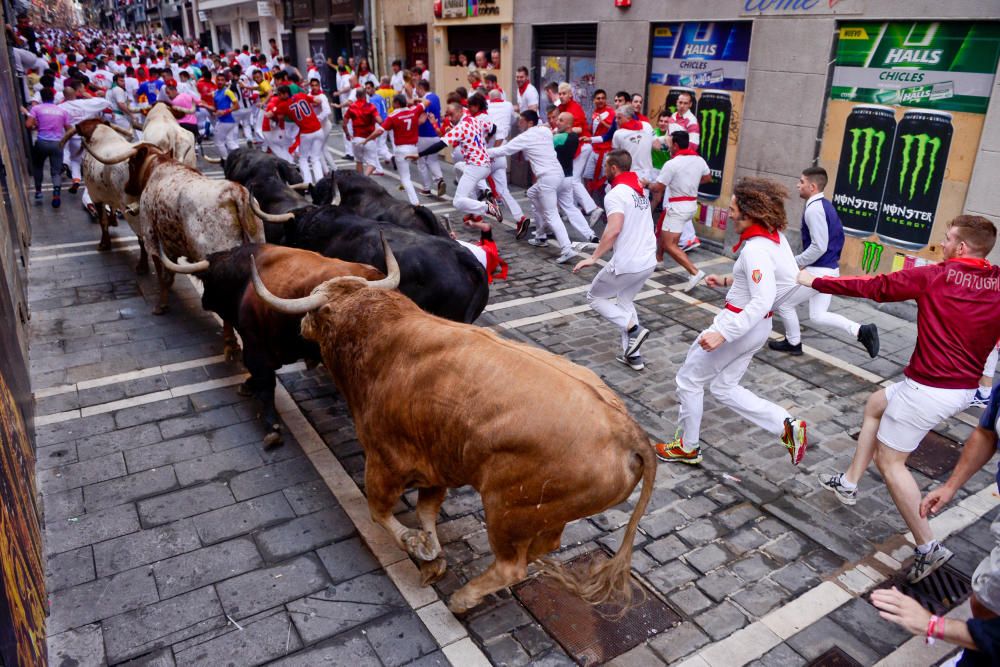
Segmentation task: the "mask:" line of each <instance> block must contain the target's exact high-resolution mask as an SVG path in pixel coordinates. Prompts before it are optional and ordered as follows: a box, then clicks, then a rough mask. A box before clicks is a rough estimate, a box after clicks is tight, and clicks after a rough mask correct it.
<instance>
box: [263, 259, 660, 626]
mask: <svg viewBox="0 0 1000 667" xmlns="http://www.w3.org/2000/svg"><path fill="white" fill-rule="evenodd" d="M385 253H386V265H387V267H388V271H387V274H388V276H387V278H385V279H383V280H378V281H366V280H365V279H363V278H357V277H346V278H334V279H332V280H328V281H326V282H324V283H322V284H321V285H319V286H318V287H317V288H316V289H315V290H313V292H312V293H311V294H310V295H309V296H307V297H303V298H299V299H282V298H279V297H276V296H274V295H273V294H271V293H270V292H269V291H268V290H267V287H266V286H265V285H264V283H263V282H262V280H261V278H260V275H259V274H258V273H257V271H256V267H255V266H254V268H253V271H254V272H253V280H254V288H255V289H256V291H257V293H258V295H260V297H261V299H263V300H264V301H265V302H267V303H268V304H270V305H271V306H272V307H274V308H276V309H278V310H281V311H283V312H285V313H289V314H293V313H308V314H307V315H306V316H305V317H304V318H303V320H302V335H303V336H304V337H305V338H306V339H308V340H312V341H315V342H316V343H318V344H319V346H320V350H321V352H322V356H323V362H324V364H325V365H326V367H327V369H328V370H329V372H330V374H331V376H332V377H333V379H334V381H335V382H336V384H337V387H338V388H339V389H340V391H341V393H342V394H343V396H344V398H345V399H346V401H347V404H348V407H349V409H350V411H351V415H352V417H353V419H354V426H355V429H356V431H357V434H358V439H359V441H360V442H361V444H362V446H363V447H364V450H365V457H366V463H365V493H366V494H367V496H368V506H369V509H370V511H371V515H372V519H373V520H374V521H375V522H376V523H378V524H380V525H381V526H383V527H384V528H385V529H386V530H387V531H388V532H389V533H390V534H391V535H392V536H393V538H394V539H395V541H396V543H397V544H398V545H399V546H400V548H402V549H404V550H406V551H407V552H408V553H409V554H410V555H412V556H413V557H415V558H416V559H417V560H418V561H419V562H420V564H421V571H422V573H423V577H424V583H425V584H426V583H429V582H431V581H433V580H435V579H436V578H438V577H440V576H442V575H443V574H444V571H445V567H446V564H445V561H444V559H443V558H442V557H441V545H440V543H439V541H438V538H437V533H436V521H437V516H438V511H439V509H440V507H441V504H442V502H443V501H444V498H445V494H446V492H447V489H448V488H453V487H459V486H463V485H465V484H470V485H472V486H473V487H474V488H475V489H476V490H477V491H479V493H480V495H481V496H482V501H483V507H484V509H485V511H486V526H487V532H488V536H489V542H490V547H491V548H492V549H493V553H494V555H495V557H496V558H495V561H494V563H493V564H492V565H491V566H490V567H489V568H488V569H487V570H486V571H485V572H484V573H483V574H481V575H480V576H478V577H476V578H474V579H472V580H471V581H470V582H469V583H468V584H466V585H465V586H464V587H462V588H461V589H459V590H458V591H456V592H455V594H454V595H453V596H452V597H451V600H450V601H449V605H448V606H449V607H450V608H451V609H452V611H454V612H456V613H462V612H465V611H467V610H469V609H471V608H472V607H474V606H476V605H477V604H479V602H480V601H481V600H482V599H483V597H484V596H486V595H488V594H490V593H492V592H494V591H497V590H499V589H501V588H504V587H506V586H510V585H512V584H514V583H516V582H518V581H520V580H521V579H523V578H524V577H525V576H526V575H527V568H528V564H529V563H532V562H533V561H535V560H536V559H539V558H540V557H542V556H544V555H545V554H547V553H549V552H550V551H553V550H554V549H557V548H558V547H559V541H560V536H561V535H562V532H563V528H564V527H565V526H566V524H567V523H568V522H570V521H574V520H576V519H579V518H581V517H585V516H589V515H592V514H595V513H597V512H601V511H603V510H605V509H607V508H608V507H611V506H613V505H616V504H618V503H620V502H622V501H624V500H625V499H626V498H628V496H629V494H630V493H631V492H632V490H633V489H634V488H635V486H636V484H637V483H638V482H639V481H640V480H642V483H643V487H642V493H641V494H640V496H639V499H638V502H637V504H636V507H635V511H634V512H633V514H632V517H631V518H630V520H629V522H628V525H627V527H626V529H625V534H624V536H623V538H622V543H621V547H620V548H619V550H618V553H617V554H616V555H615V556H614V557H613V558H611V559H610V560H608V561H605V562H603V563H600V564H597V565H594V566H592V567H591V569H590V571H589V572H587V573H585V574H578V573H574V572H569V571H566V570H563V569H562V568H561V567H559V566H556V565H552V564H549V565H547V566H546V569H547V570H548V572H549V574H551V575H552V576H554V577H555V578H556V580H557V581H559V582H560V583H561V584H562V585H564V586H565V587H566V588H567V589H569V590H571V591H573V592H575V593H577V594H579V595H580V596H581V597H583V598H584V599H586V600H587V601H589V602H591V603H594V604H597V603H601V602H606V601H610V600H613V599H616V600H619V601H621V602H624V603H627V601H628V597H629V593H630V590H631V589H630V582H629V577H630V569H631V561H632V544H633V541H634V538H635V533H636V528H637V526H638V523H639V519H640V518H641V516H642V514H643V512H644V511H645V509H646V506H647V504H648V503H649V499H650V496H651V495H652V491H653V482H654V480H655V477H656V456H655V454H654V451H653V448H652V446H651V445H650V443H649V440H648V438H647V436H646V435H645V434H644V433H643V431H642V429H641V428H640V427H639V426H638V424H636V422H635V421H634V420H633V419H632V418H631V417H630V416H629V414H628V412H627V411H626V409H625V406H624V404H623V403H622V401H621V399H620V398H619V397H618V396H617V395H615V393H614V392H613V391H611V389H609V388H608V387H607V385H605V384H604V383H603V382H602V381H601V380H600V379H599V378H598V377H597V376H596V375H595V374H594V373H592V372H591V371H589V370H587V369H585V368H582V367H580V366H577V365H576V364H574V363H572V362H570V361H568V360H566V359H564V358H562V357H559V356H556V355H554V354H551V353H549V352H545V351H543V350H540V349H537V348H534V347H530V346H528V345H523V344H520V343H515V342H513V341H509V340H505V339H503V338H500V337H499V336H497V335H496V334H494V333H493V332H491V331H489V330H487V329H482V328H479V327H475V326H472V325H468V324H460V323H457V322H451V321H448V320H444V319H441V318H438V317H435V316H433V315H429V314H427V313H425V312H424V311H422V310H421V309H420V308H418V307H417V306H416V305H415V304H414V303H413V302H412V301H410V300H409V299H408V298H406V297H405V296H403V295H402V294H400V293H398V292H396V291H395V288H396V286H397V285H398V284H399V267H398V265H397V264H396V261H395V258H393V257H392V253H391V251H390V250H389V248H388V244H385ZM498 387H503V391H498ZM411 487H416V488H417V489H419V494H418V501H417V517H418V520H419V522H420V528H419V529H417V528H407V527H406V526H404V525H403V524H402V523H400V522H399V520H397V519H396V518H395V516H393V507H394V506H395V504H396V502H397V501H398V500H399V497H400V495H402V494H403V492H404V491H405V490H406V489H407V488H411Z"/></svg>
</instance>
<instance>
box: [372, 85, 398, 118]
mask: <svg viewBox="0 0 1000 667" xmlns="http://www.w3.org/2000/svg"><path fill="white" fill-rule="evenodd" d="M375 94H376V95H378V96H379V97H381V98H382V99H383V100H385V108H386V109H388V110H389V112H390V113H392V111H393V108H392V98H393V96H394V95H395V94H396V91H395V90H393V89H392V88H378V89H376V90H375Z"/></svg>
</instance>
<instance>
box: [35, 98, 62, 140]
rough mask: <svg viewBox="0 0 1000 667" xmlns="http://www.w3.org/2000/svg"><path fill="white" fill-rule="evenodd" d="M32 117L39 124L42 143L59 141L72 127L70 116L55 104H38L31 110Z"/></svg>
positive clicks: (39, 135) (38, 128) (39, 136)
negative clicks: (67, 129)
mask: <svg viewBox="0 0 1000 667" xmlns="http://www.w3.org/2000/svg"><path fill="white" fill-rule="evenodd" d="M31 117H32V118H34V119H35V122H36V123H38V125H37V131H38V138H39V139H40V140H42V141H59V140H60V139H62V138H63V134H65V133H66V132H65V130H66V128H68V127H71V126H72V122H71V121H70V117H69V114H68V113H66V110H65V109H62V108H60V107H58V106H56V105H55V104H51V103H42V104H36V105H35V106H33V107H32V108H31Z"/></svg>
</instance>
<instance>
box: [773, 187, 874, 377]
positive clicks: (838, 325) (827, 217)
mask: <svg viewBox="0 0 1000 667" xmlns="http://www.w3.org/2000/svg"><path fill="white" fill-rule="evenodd" d="M826 182H827V176H826V169H823V168H822V167H809V168H808V169H806V170H804V171H803V172H802V176H800V177H799V185H798V188H799V196H800V197H802V198H803V199H805V200H806V207H805V210H804V211H803V213H802V252H801V253H799V254H798V255H796V256H795V262H796V263H797V264H798V265H799V268H800V269H806V270H808V271H809V273H812V274H813V275H817V276H823V277H829V276H839V275H840V251H841V250H843V249H844V228H843V226H842V225H841V224H840V218H839V217H838V216H837V211H836V209H834V208H833V204H831V203H830V200H828V199H826V198H824V197H823V189H824V188H825V187H826ZM806 301H808V302H809V321H810V323H811V324H812V325H813V326H820V327H829V328H831V329H840V330H841V331H845V332H847V333H850V334H851V335H852V336H854V337H855V338H857V339H858V341H860V342H861V344H862V345H864V346H865V349H866V350H867V351H868V354H869V356H871V357H872V358H874V357H875V355H877V354H878V327H876V326H875V325H874V324H858V323H857V322H853V321H851V320H849V319H847V318H846V317H844V316H843V315H838V314H836V313H831V312H829V310H830V295H829V294H820V293H819V292H817V291H815V290H813V289H809V288H806V289H799V291H798V292H796V293H793V294H792V296H790V297H789V298H788V299H787V300H786V301H785V302H784V303H782V304H781V305H780V306H778V307H777V308H776V309H775V313H776V314H777V315H780V316H781V320H782V322H784V324H785V338H784V339H783V340H772V341H770V342H769V343H768V344H767V346H768V347H770V348H771V349H772V350H777V351H778V352H787V353H789V354H791V355H793V356H798V355H800V354H802V332H801V329H800V328H799V316H798V314H797V313H796V312H795V307H796V306H798V305H799V304H801V303H804V302H806Z"/></svg>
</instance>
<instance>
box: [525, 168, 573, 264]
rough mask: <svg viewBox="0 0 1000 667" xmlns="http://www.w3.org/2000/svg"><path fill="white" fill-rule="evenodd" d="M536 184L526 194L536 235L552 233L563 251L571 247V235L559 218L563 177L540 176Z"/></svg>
mask: <svg viewBox="0 0 1000 667" xmlns="http://www.w3.org/2000/svg"><path fill="white" fill-rule="evenodd" d="M536 179H537V180H536V181H535V184H534V185H532V186H531V187H530V188H528V192H527V193H526V194H527V196H528V201H530V202H531V215H532V217H534V219H535V227H536V234H537V233H551V234H552V235H553V236H555V237H556V243H558V244H559V248H560V249H561V250H563V251H565V250H568V249H569V247H570V243H569V234H567V233H566V226H565V225H564V224H563V221H562V218H560V217H559V194H558V193H559V184H560V183H561V182H562V180H563V177H562V175H560V174H556V173H551V174H543V175H541V176H538V175H537V174H536Z"/></svg>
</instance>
